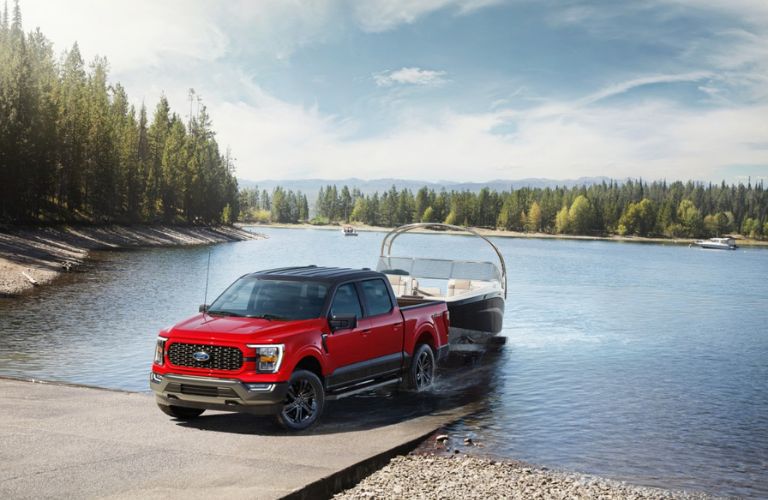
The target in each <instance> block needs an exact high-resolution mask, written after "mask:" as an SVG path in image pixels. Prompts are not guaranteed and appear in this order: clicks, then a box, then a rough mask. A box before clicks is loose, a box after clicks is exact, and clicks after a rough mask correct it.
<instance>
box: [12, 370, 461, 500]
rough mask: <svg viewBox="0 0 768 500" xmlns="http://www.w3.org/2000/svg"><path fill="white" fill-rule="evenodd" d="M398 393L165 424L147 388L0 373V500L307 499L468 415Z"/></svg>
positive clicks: (214, 414)
mask: <svg viewBox="0 0 768 500" xmlns="http://www.w3.org/2000/svg"><path fill="white" fill-rule="evenodd" d="M404 398H405V399H403V400H401V399H400V398H397V399H398V402H397V403H398V404H396V405H395V404H393V401H392V400H391V399H387V398H370V397H369V398H363V399H364V400H362V401H358V402H356V401H350V402H349V403H342V402H338V403H334V404H332V405H329V407H328V412H327V413H326V414H325V415H324V416H323V423H321V424H320V425H319V426H318V427H316V428H315V429H313V430H310V431H309V432H305V433H302V434H286V433H285V432H283V431H281V430H279V428H277V427H276V426H275V425H273V424H272V422H271V420H269V419H266V418H255V417H252V416H248V415H238V414H227V413H217V412H206V413H205V414H204V415H203V416H202V417H200V418H199V419H197V420H195V421H193V422H189V423H182V422H179V421H175V420H173V419H170V418H169V417H167V416H166V415H164V414H162V413H161V412H160V411H159V410H158V409H157V407H156V406H155V403H154V397H153V396H152V395H150V394H144V393H130V392H119V391H111V390H104V389H96V388H88V387H77V386H70V385H62V384H55V383H33V382H26V381H19V380H9V379H0V464H2V467H0V498H14V499H17V498H52V497H56V498H62V497H77V498H94V497H98V498H102V497H110V498H216V497H218V498H279V497H283V496H286V495H290V494H292V493H293V494H297V496H315V495H317V494H321V491H322V490H323V488H327V487H328V486H329V484H328V483H336V484H337V485H338V484H341V483H345V482H346V483H348V481H349V480H351V478H352V476H354V475H358V478H359V473H360V471H361V470H362V469H364V468H365V467H368V468H369V469H370V466H371V464H372V463H374V462H375V461H376V459H381V458H383V457H386V456H387V453H388V452H390V451H391V450H393V449H396V448H398V447H400V448H401V449H402V447H403V445H408V444H410V443H411V442H413V441H414V440H417V439H420V438H422V437H424V436H426V435H427V434H429V433H431V432H432V431H434V430H435V429H436V428H438V427H440V426H441V425H444V424H446V423H448V422H450V421H452V420H455V419H456V418H458V417H460V416H462V415H464V414H466V413H468V411H469V410H468V409H467V408H466V407H463V406H458V405H455V406H453V407H450V406H449V407H442V408H435V407H430V405H431V403H430V401H429V400H426V402H425V400H423V399H422V400H421V401H420V400H418V399H411V398H409V397H408V396H405V397H404ZM352 399H354V398H352ZM401 403H402V404H401ZM393 406H397V407H398V410H395V413H394V414H393V413H392V410H391V408H392V407H393ZM387 408H389V409H390V410H389V415H387V410H386V409H387ZM382 415H383V416H382ZM361 462H363V463H366V462H367V463H366V465H365V466H361ZM369 472H370V470H369ZM345 477H346V478H347V479H345ZM324 482H325V483H324ZM340 482H341V483H340ZM308 485H311V486H310V488H309V489H304V488H305V487H307V486H308Z"/></svg>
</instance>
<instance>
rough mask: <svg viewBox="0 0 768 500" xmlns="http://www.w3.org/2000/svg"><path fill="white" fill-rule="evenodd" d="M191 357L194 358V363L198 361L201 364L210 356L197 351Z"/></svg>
mask: <svg viewBox="0 0 768 500" xmlns="http://www.w3.org/2000/svg"><path fill="white" fill-rule="evenodd" d="M192 357H193V358H195V361H199V362H201V363H205V362H206V361H208V360H209V359H211V355H210V354H208V353H207V352H205V351H198V352H196V353H194V354H193V355H192Z"/></svg>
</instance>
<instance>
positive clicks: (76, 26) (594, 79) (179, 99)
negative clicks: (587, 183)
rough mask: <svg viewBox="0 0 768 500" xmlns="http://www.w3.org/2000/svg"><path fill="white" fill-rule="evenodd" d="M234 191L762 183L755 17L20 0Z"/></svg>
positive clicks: (640, 2)
mask: <svg viewBox="0 0 768 500" xmlns="http://www.w3.org/2000/svg"><path fill="white" fill-rule="evenodd" d="M21 9H22V14H23V16H24V19H23V22H24V27H25V29H27V30H30V29H33V28H35V27H40V29H41V30H42V31H43V33H44V34H45V35H46V36H47V37H48V38H50V39H51V40H52V41H53V43H54V48H55V50H56V52H57V53H58V52H62V51H64V50H65V49H66V48H68V47H70V46H71V45H72V43H74V42H75V41H77V42H78V43H79V45H80V49H81V51H82V53H83V55H84V57H85V58H86V59H92V58H93V57H95V56H96V55H102V56H106V57H107V58H108V60H109V62H110V79H111V81H113V82H115V81H119V82H121V83H122V84H123V85H124V86H125V87H126V89H127V91H128V93H129V95H130V96H131V98H132V100H133V101H134V103H136V104H137V105H139V104H140V103H141V102H145V103H146V104H147V106H148V107H149V108H150V112H151V110H152V108H154V106H155V105H156V103H157V101H158V99H159V97H160V95H162V94H163V93H164V94H165V95H166V96H167V97H168V99H169V101H170V102H171V106H172V107H173V109H174V110H175V111H177V112H178V113H179V114H180V115H182V116H187V115H188V113H189V109H190V105H189V100H188V92H189V89H190V88H194V89H195V92H196V95H197V96H199V97H200V99H201V100H202V103H203V104H204V105H205V106H206V107H207V108H208V111H209V113H210V115H211V118H212V120H213V126H214V129H215V130H216V132H217V139H218V141H219V144H220V145H221V146H222V148H225V147H230V148H231V150H232V154H233V156H234V157H235V158H236V167H237V175H238V176H239V177H241V178H245V179H251V180H260V179H306V178H324V179H343V178H348V177H358V178H363V179H377V178H402V179H412V180H430V181H440V180H446V181H488V180H493V179H509V180H514V179H523V178H530V177H542V178H550V179H574V178H578V177H584V176H607V177H611V178H615V179H623V178H627V177H632V178H638V177H641V178H643V179H649V180H650V179H667V180H678V179H680V180H687V179H694V180H702V181H718V182H719V181H720V180H726V181H727V182H739V181H743V182H746V180H747V179H748V178H751V179H752V180H755V179H758V178H762V179H765V180H768V1H766V0H632V1H626V2H621V1H616V0H606V1H581V0H560V1H556V0H252V1H246V0H226V1H214V0H164V1H158V0H131V1H124V0H67V1H66V2H62V1H59V0H21Z"/></svg>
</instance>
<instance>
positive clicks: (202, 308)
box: [197, 304, 209, 313]
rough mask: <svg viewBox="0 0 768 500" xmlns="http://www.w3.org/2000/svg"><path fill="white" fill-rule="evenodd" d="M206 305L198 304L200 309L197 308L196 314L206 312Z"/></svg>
mask: <svg viewBox="0 0 768 500" xmlns="http://www.w3.org/2000/svg"><path fill="white" fill-rule="evenodd" d="M208 307H209V306H208V304H200V307H198V308H197V312H201V313H204V312H208Z"/></svg>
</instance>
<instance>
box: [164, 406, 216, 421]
mask: <svg viewBox="0 0 768 500" xmlns="http://www.w3.org/2000/svg"><path fill="white" fill-rule="evenodd" d="M157 407H158V408H160V411H162V412H163V413H165V414H166V415H169V416H171V417H174V418H178V419H179V420H192V419H193V418H197V417H199V416H200V415H202V414H203V412H204V411H205V410H203V409H202V408H185V407H183V406H169V405H161V404H160V403H158V404H157Z"/></svg>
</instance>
